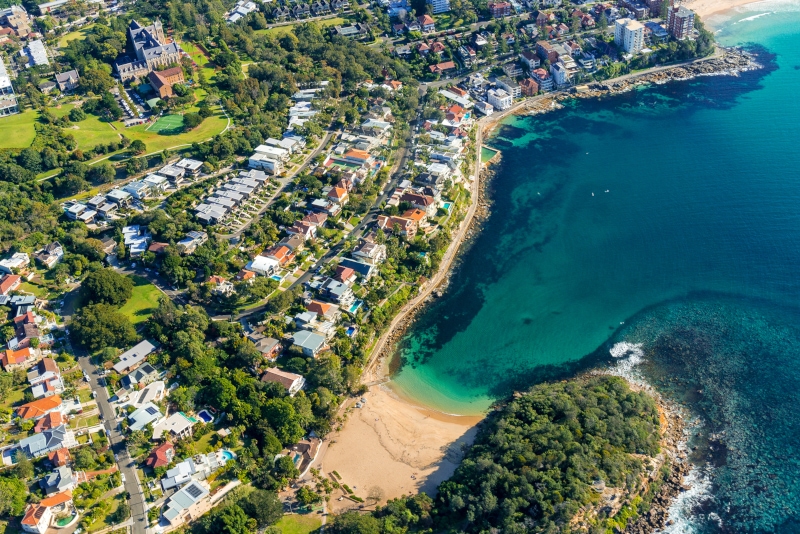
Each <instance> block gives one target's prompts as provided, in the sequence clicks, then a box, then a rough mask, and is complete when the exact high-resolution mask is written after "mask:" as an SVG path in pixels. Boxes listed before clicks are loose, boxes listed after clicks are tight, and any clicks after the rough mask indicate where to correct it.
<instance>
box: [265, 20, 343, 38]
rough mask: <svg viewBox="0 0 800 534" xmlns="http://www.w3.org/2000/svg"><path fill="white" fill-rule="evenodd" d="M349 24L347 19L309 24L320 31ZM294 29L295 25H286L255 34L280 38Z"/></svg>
mask: <svg viewBox="0 0 800 534" xmlns="http://www.w3.org/2000/svg"><path fill="white" fill-rule="evenodd" d="M347 22H349V21H348V20H347V19H345V18H342V17H333V18H330V19H324V20H315V21H313V22H311V24H316V25H317V27H319V28H320V29H323V28H328V27H330V26H337V25H339V24H346V23H347ZM298 24H305V23H304V22H298ZM294 27H295V24H286V25H285V26H277V27H275V28H267V29H266V30H256V31H255V33H257V34H260V35H273V36H275V37H282V36H284V35H287V34H290V33H292V29H293V28H294Z"/></svg>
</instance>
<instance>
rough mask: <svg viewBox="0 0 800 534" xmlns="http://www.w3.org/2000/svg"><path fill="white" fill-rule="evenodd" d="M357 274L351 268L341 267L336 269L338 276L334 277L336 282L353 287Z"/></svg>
mask: <svg viewBox="0 0 800 534" xmlns="http://www.w3.org/2000/svg"><path fill="white" fill-rule="evenodd" d="M356 278H358V277H357V276H356V272H355V271H354V270H353V269H351V268H350V267H344V266H343V265H339V266H338V267H336V275H335V276H334V277H333V279H334V280H336V281H338V282H341V283H343V284H346V285H348V286H351V285H353V284H354V283H355V281H356Z"/></svg>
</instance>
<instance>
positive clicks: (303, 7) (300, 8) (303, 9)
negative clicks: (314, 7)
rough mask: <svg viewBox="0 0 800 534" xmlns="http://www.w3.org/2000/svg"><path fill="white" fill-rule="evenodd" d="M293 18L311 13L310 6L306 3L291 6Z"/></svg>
mask: <svg viewBox="0 0 800 534" xmlns="http://www.w3.org/2000/svg"><path fill="white" fill-rule="evenodd" d="M292 15H293V16H294V18H296V19H299V18H305V17H308V16H310V15H311V8H310V7H309V6H308V5H307V4H295V6H294V7H293V8H292Z"/></svg>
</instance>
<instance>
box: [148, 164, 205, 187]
mask: <svg viewBox="0 0 800 534" xmlns="http://www.w3.org/2000/svg"><path fill="white" fill-rule="evenodd" d="M183 161H185V160H181V161H179V162H178V163H177V164H175V165H165V166H163V167H161V168H160V169H159V170H158V174H160V175H161V176H166V177H167V179H168V180H169V181H170V182H172V183H173V184H175V185H178V184H180V183H181V182H183V177H184V176H186V174H191V173H190V172H188V171H187V168H186V167H178V165H179V164H180V163H182V162H183ZM201 165H202V163H201Z"/></svg>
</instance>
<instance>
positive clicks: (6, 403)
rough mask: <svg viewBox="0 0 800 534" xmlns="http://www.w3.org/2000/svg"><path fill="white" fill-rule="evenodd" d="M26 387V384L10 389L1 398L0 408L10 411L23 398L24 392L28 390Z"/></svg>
mask: <svg viewBox="0 0 800 534" xmlns="http://www.w3.org/2000/svg"><path fill="white" fill-rule="evenodd" d="M27 386H28V384H21V385H19V386H17V387H15V388H12V389H11V390H10V391H9V392H8V393H7V394H6V395H4V396H3V398H2V400H0V408H7V409H11V407H12V406H14V405H15V404H17V403H18V402H20V401H21V400H22V399H23V398H24V396H25V390H26V389H28V387H27Z"/></svg>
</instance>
